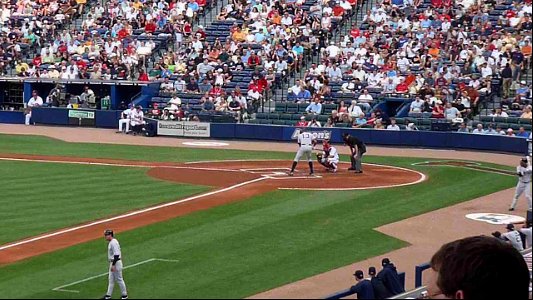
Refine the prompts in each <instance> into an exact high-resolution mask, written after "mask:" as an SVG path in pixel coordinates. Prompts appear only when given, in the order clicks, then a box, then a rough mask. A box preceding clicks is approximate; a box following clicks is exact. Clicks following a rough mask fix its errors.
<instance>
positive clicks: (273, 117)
mask: <svg viewBox="0 0 533 300" xmlns="http://www.w3.org/2000/svg"><path fill="white" fill-rule="evenodd" d="M268 119H269V120H279V114H268Z"/></svg>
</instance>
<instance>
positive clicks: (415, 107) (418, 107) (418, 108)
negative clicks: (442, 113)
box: [409, 97, 424, 113]
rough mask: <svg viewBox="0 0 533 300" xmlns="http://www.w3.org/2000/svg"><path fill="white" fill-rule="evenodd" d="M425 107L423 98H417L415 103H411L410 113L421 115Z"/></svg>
mask: <svg viewBox="0 0 533 300" xmlns="http://www.w3.org/2000/svg"><path fill="white" fill-rule="evenodd" d="M423 107H424V101H422V98H420V97H416V99H415V101H413V102H411V109H410V110H409V112H410V113H421V112H422V108H423Z"/></svg>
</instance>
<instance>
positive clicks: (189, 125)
mask: <svg viewBox="0 0 533 300" xmlns="http://www.w3.org/2000/svg"><path fill="white" fill-rule="evenodd" d="M157 135H166V136H179V137H199V138H208V137H211V124H210V123H197V122H178V121H159V122H158V123H157Z"/></svg>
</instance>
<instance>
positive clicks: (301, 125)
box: [296, 116, 309, 127]
mask: <svg viewBox="0 0 533 300" xmlns="http://www.w3.org/2000/svg"><path fill="white" fill-rule="evenodd" d="M308 125H309V123H308V122H307V121H306V120H305V117H304V116H302V117H300V121H298V123H296V127H307V126H308Z"/></svg>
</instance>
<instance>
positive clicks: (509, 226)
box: [506, 224, 514, 230]
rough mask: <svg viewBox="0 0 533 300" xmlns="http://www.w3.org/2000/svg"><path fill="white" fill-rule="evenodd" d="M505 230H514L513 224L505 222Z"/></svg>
mask: <svg viewBox="0 0 533 300" xmlns="http://www.w3.org/2000/svg"><path fill="white" fill-rule="evenodd" d="M506 228H507V230H514V225H513V224H507V227H506Z"/></svg>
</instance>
